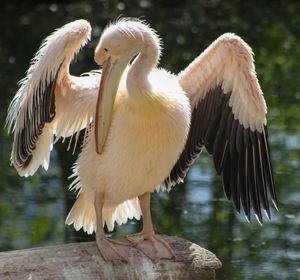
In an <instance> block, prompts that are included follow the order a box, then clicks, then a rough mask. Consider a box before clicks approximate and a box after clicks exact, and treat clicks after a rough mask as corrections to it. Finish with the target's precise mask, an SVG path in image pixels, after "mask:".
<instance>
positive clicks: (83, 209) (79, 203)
mask: <svg viewBox="0 0 300 280" xmlns="http://www.w3.org/2000/svg"><path fill="white" fill-rule="evenodd" d="M66 224H67V225H72V224H73V226H74V228H75V230H80V229H81V228H83V230H84V231H85V232H87V233H88V234H92V233H93V232H94V231H95V230H96V212H95V208H94V205H93V203H91V202H90V201H89V200H88V199H87V198H86V196H85V194H84V193H81V194H80V195H79V197H78V198H77V200H76V201H75V203H74V205H73V207H72V209H71V211H70V212H69V214H68V216H67V218H66Z"/></svg>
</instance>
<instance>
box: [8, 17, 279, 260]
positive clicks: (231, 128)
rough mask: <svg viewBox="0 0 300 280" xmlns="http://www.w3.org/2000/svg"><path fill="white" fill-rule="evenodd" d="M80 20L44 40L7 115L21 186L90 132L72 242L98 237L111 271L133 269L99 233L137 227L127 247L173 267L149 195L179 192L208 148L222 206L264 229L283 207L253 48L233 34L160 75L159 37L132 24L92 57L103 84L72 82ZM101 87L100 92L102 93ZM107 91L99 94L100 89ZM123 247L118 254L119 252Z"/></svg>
mask: <svg viewBox="0 0 300 280" xmlns="http://www.w3.org/2000/svg"><path fill="white" fill-rule="evenodd" d="M90 33H91V27H90V24H89V23H88V22H87V21H85V20H78V21H74V22H71V23H69V24H67V25H65V26H63V27H62V28H60V29H58V30H57V31H55V32H54V33H53V34H52V35H50V36H49V37H48V38H46V39H45V41H44V42H43V44H42V46H41V47H40V49H39V51H38V52H37V54H36V55H35V57H34V58H33V60H32V62H31V65H30V67H29V69H28V72H27V76H26V78H25V79H24V80H22V82H21V84H20V88H19V91H18V92H17V94H16V96H15V97H14V99H13V101H12V103H11V105H10V107H9V112H8V117H7V122H8V126H9V128H10V131H13V132H14V143H13V149H12V156H11V160H12V163H13V165H14V166H15V168H16V169H17V171H18V172H19V174H20V175H22V176H29V175H33V174H34V173H35V171H36V170H37V169H38V167H39V166H40V165H41V166H43V167H44V168H45V169H47V168H48V163H49V154H50V151H51V149H52V144H53V142H55V141H56V139H59V138H61V137H68V136H71V135H73V134H74V135H75V138H76V139H77V137H78V133H79V131H80V130H81V129H83V128H86V134H85V138H84V142H83V145H82V151H81V153H80V155H79V158H78V160H77V162H76V164H75V166H74V169H73V177H75V179H74V181H73V183H72V184H71V189H73V190H76V191H78V197H77V200H76V202H75V204H74V206H73V207H72V209H71V211H70V213H69V215H68V216H67V218H66V223H67V224H69V225H70V224H73V225H74V227H75V229H76V230H79V229H81V228H83V230H84V231H86V232H87V233H89V234H92V233H93V232H94V231H95V232H96V242H97V245H98V248H99V250H100V253H101V255H102V256H103V257H104V259H105V260H113V259H121V260H125V261H128V256H127V255H126V250H124V247H123V246H121V245H120V243H119V242H117V241H112V240H108V239H107V238H106V237H105V234H104V231H103V226H104V225H105V224H106V225H107V227H108V229H109V230H112V229H113V227H114V223H115V222H117V223H118V224H122V223H126V221H127V219H128V218H129V219H132V218H136V219H139V218H140V216H141V215H143V230H142V232H141V233H138V234H133V235H129V236H128V237H127V238H128V240H129V241H130V242H131V243H132V244H134V245H135V246H137V247H138V248H139V249H141V250H142V251H143V252H144V253H145V254H146V255H148V256H149V257H150V258H151V259H152V260H154V261H157V260H159V259H161V258H173V257H175V256H174V252H173V251H172V249H171V248H170V247H169V245H168V244H167V243H166V242H165V241H163V240H161V239H160V238H159V237H157V236H156V235H155V234H154V229H153V226H152V221H151V213H150V194H151V192H153V191H154V190H155V189H159V188H162V189H166V190H170V188H171V187H172V186H174V185H175V184H176V183H178V182H180V181H182V180H183V179H184V177H185V175H186V173H187V171H188V169H189V167H190V166H191V164H192V162H193V161H194V160H195V159H196V158H197V157H198V155H199V154H200V153H201V151H202V149H203V148H204V147H205V148H206V149H207V151H208V152H209V153H210V154H212V155H213V160H214V163H215V167H216V171H217V172H218V173H219V174H222V176H223V188H224V192H225V195H226V197H227V198H228V199H231V200H232V201H233V203H234V205H235V208H236V210H237V211H238V212H240V210H241V208H243V210H244V213H245V216H246V218H247V219H248V220H250V212H251V208H252V209H253V211H254V214H255V216H256V218H257V220H258V221H259V222H260V223H262V214H261V212H262V211H261V210H262V209H263V210H265V212H266V215H267V216H268V217H269V218H270V208H269V199H268V197H269V196H271V199H272V201H273V203H274V205H275V207H276V196H275V190H274V183H273V177H272V168H271V161H270V155H269V149H268V142H267V131H266V104H265V100H264V98H263V94H262V91H261V89H260V86H259V84H258V80H257V78H256V74H255V69H254V63H253V57H252V51H251V49H250V47H249V46H248V45H247V44H246V43H245V42H244V41H243V40H242V39H241V38H239V37H238V36H236V35H234V34H229V33H227V34H224V35H222V36H220V37H219V38H218V39H217V40H216V41H214V42H213V43H212V44H211V45H210V46H209V47H208V48H207V49H206V50H205V51H204V52H203V53H202V54H201V55H200V56H199V57H197V58H196V59H195V60H194V61H193V62H192V63H191V64H190V65H189V66H188V67H187V68H186V69H185V70H184V71H182V72H181V73H180V74H179V75H174V74H171V73H169V72H167V71H166V70H164V69H161V68H157V64H158V61H159V57H160V53H161V47H160V39H159V38H158V36H157V35H156V32H155V31H154V30H153V29H151V28H150V27H149V26H148V25H147V24H145V23H144V22H142V21H139V20H135V19H120V20H118V21H116V22H114V23H112V24H110V25H109V26H108V27H107V28H106V29H105V30H104V31H103V34H102V36H101V38H100V42H99V44H98V46H97V48H96V50H95V61H96V62H97V63H98V64H100V65H103V68H102V75H101V74H100V73H99V72H91V73H89V74H88V75H85V76H81V77H74V76H71V75H70V74H69V64H70V62H71V61H72V59H73V57H74V55H75V54H76V53H77V52H78V51H79V50H80V48H81V47H82V46H84V45H85V44H86V42H87V41H88V39H89V38H90ZM100 79H101V81H100ZM99 85H100V86H99ZM119 247H122V248H123V250H121V249H120V248H119Z"/></svg>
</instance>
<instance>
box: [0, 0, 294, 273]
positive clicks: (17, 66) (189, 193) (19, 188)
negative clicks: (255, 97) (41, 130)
mask: <svg viewBox="0 0 300 280" xmlns="http://www.w3.org/2000/svg"><path fill="white" fill-rule="evenodd" d="M183 2H184V1H172V2H170V1H164V2H160V3H159V4H158V3H157V4H155V5H154V4H153V3H152V2H151V1H147V0H141V1H123V2H118V1H101V3H100V2H99V3H98V4H96V3H94V2H93V4H90V3H89V2H88V1H85V2H73V3H67V4H64V5H56V4H49V5H48V4H39V5H36V4H33V3H30V2H24V1H23V2H22V4H18V5H14V3H13V2H12V1H10V2H9V3H5V2H4V3H3V2H2V4H1V5H2V9H1V11H0V15H1V17H0V18H1V21H0V26H1V36H0V63H1V68H0V88H1V103H0V120H1V127H3V126H4V119H5V116H6V110H7V107H8V104H9V102H10V101H11V99H12V97H13V95H14V94H15V92H16V90H17V86H16V83H17V81H18V80H20V79H21V78H22V77H23V76H24V74H25V71H26V69H27V68H28V64H29V60H30V58H31V57H32V56H33V54H34V52H35V51H36V50H37V48H38V46H39V45H40V43H41V41H42V39H43V38H44V37H46V36H47V35H48V34H49V33H50V32H52V31H53V30H54V29H55V28H57V27H60V26H61V25H63V24H64V23H66V22H69V21H71V20H75V19H78V18H85V19H87V20H88V21H90V22H91V24H92V26H93V35H92V42H91V43H90V44H89V45H88V46H87V47H86V48H85V49H84V50H83V51H82V52H81V54H80V55H79V56H78V58H77V63H76V64H73V66H72V68H71V71H72V73H73V74H80V73H82V72H86V71H89V70H91V69H95V68H97V66H96V65H95V63H94V62H93V51H94V48H95V45H96V44H97V40H98V38H99V35H100V33H101V31H102V29H103V27H104V26H105V25H106V23H107V22H108V21H109V20H111V19H114V18H116V17H118V16H119V15H120V14H122V15H124V16H136V17H140V16H144V18H145V19H146V20H147V21H148V22H150V23H151V25H152V26H153V27H154V28H156V29H157V30H158V32H159V34H160V35H161V37H162V38H163V41H164V52H163V58H162V60H161V65H162V66H163V67H165V68H167V69H168V70H171V71H174V72H178V71H180V70H181V69H183V68H184V67H185V66H186V65H187V64H188V63H189V62H190V61H191V60H192V59H193V58H194V57H196V56H197V55H198V54H199V53H200V52H201V51H202V50H203V49H204V48H205V47H207V46H208V44H209V43H210V42H211V41H212V40H214V39H215V38H216V37H217V36H219V35H220V34H222V33H224V32H226V31H231V32H235V33H237V34H239V35H240V36H242V37H243V38H244V39H245V40H246V41H247V42H248V43H249V44H250V45H251V47H252V48H253V50H254V52H255V59H256V70H257V74H258V77H259V79H260V83H261V86H262V89H263V91H264V92H265V99H266V101H267V104H268V106H269V112H268V124H269V135H270V145H271V152H272V159H273V167H274V174H275V182H276V187H277V193H278V198H279V209H280V212H279V213H278V212H276V211H275V210H274V208H273V209H272V221H271V222H270V221H267V220H266V221H265V223H264V225H263V226H260V225H259V224H258V223H257V222H255V221H254V220H255V219H252V220H253V221H254V222H253V223H247V222H246V220H245V219H244V217H243V215H237V214H236V213H235V212H234V209H233V207H232V204H231V202H229V201H227V200H226V199H224V196H223V193H222V188H221V180H220V178H219V177H218V176H216V173H215V171H214V169H213V166H212V161H211V159H210V157H209V156H208V155H207V154H206V153H205V152H204V153H203V154H202V155H201V157H200V159H199V160H198V161H197V162H196V164H195V165H194V166H193V167H192V168H191V170H190V172H189V174H188V177H187V180H186V182H185V184H181V185H178V186H176V187H175V188H174V189H173V190H172V191H171V192H170V193H169V194H166V193H159V194H154V196H153V200H152V212H153V218H154V223H155V228H156V230H157V232H158V233H165V234H169V235H177V236H181V237H184V238H186V239H189V240H192V241H194V242H196V243H198V244H199V245H201V246H204V247H206V248H208V249H210V250H211V251H212V252H214V253H215V254H216V255H217V256H218V257H219V258H220V259H221V261H222V262H223V268H222V269H221V270H220V271H218V279H300V249H299V248H300V235H299V234H300V184H299V183H300V171H299V170H300V168H299V167H300V149H299V147H300V129H299V123H300V108H299V105H300V102H299V99H300V87H299V79H298V76H299V72H300V51H299V50H300V18H299V16H298V15H299V12H300V4H298V3H296V2H295V3H292V4H291V3H290V4H286V3H283V4H280V3H275V4H274V3H273V4H271V3H269V2H268V3H267V2H266V3H265V4H264V3H261V1H247V2H243V3H241V2H239V1H230V2H227V1H185V2H184V3H183ZM91 3H92V2H91ZM170 5H172V6H171V7H172V9H171V8H170ZM0 133H1V137H0V178H1V183H0V186H1V187H0V250H1V251H4V250H13V249H22V248H29V247H34V246H45V245H48V244H61V243H65V242H73V241H83V240H91V239H93V237H92V236H87V235H85V234H83V233H82V232H79V233H78V232H75V231H74V230H73V228H71V227H66V226H65V225H64V218H65V217H66V214H67V212H68V210H69V209H70V207H71V205H72V203H73V201H74V195H73V194H70V193H69V192H68V191H67V186H68V184H69V183H70V182H69V181H68V180H67V177H68V176H69V175H70V173H71V172H70V167H71V166H72V163H73V162H74V160H75V159H76V155H74V156H73V155H71V154H70V153H69V154H66V153H65V151H66V146H67V143H65V144H62V143H59V144H58V145H56V146H55V149H54V151H53V153H52V158H51V165H50V169H49V171H48V172H47V173H46V172H44V171H42V170H40V171H39V172H38V173H37V174H36V175H35V176H34V177H31V178H27V179H24V178H20V177H18V175H17V173H16V172H15V170H14V169H13V168H12V167H10V166H9V157H10V150H11V143H12V137H11V136H8V135H7V131H6V130H1V132H0ZM77 152H78V151H77ZM178 217H179V218H178ZM140 228H141V223H140V222H137V221H131V222H128V223H127V224H126V225H124V226H121V227H117V228H116V231H115V232H114V233H113V234H112V236H113V237H114V238H117V237H121V236H123V235H124V234H126V233H129V232H134V231H137V230H139V229H140Z"/></svg>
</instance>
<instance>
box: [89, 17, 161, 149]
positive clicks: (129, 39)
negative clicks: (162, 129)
mask: <svg viewBox="0 0 300 280" xmlns="http://www.w3.org/2000/svg"><path fill="white" fill-rule="evenodd" d="M150 45H151V46H153V45H155V46H156V48H154V49H155V50H157V52H158V53H157V54H156V55H157V57H159V52H160V40H159V38H158V37H157V35H156V34H155V31H154V30H152V29H151V28H150V27H149V26H148V25H146V24H145V23H144V22H142V21H139V20H128V19H121V20H118V21H117V22H115V23H112V24H110V25H109V26H108V27H106V28H105V30H104V31H103V34H102V36H101V38H100V41H99V44H98V45H97V47H96V49H95V61H96V62H97V63H98V64H99V65H102V75H101V81H100V87H99V93H98V100H97V105H96V106H97V107H96V116H95V140H96V151H97V153H101V151H102V149H103V146H104V144H105V141H106V138H107V135H108V131H109V127H110V123H111V118H112V108H113V105H114V101H115V97H116V94H117V91H118V88H119V84H120V80H121V77H122V75H123V73H124V70H125V69H126V67H127V65H128V64H129V63H130V61H131V60H132V59H133V58H134V57H135V56H136V55H138V54H139V53H141V52H143V51H145V50H146V49H147V48H148V47H149V46H150ZM152 49H153V48H152Z"/></svg>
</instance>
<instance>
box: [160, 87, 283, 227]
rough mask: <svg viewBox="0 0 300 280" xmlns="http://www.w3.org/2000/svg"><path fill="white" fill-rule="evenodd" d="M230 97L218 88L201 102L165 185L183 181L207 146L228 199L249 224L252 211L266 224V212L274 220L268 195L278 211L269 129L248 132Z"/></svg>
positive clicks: (211, 91)
mask: <svg viewBox="0 0 300 280" xmlns="http://www.w3.org/2000/svg"><path fill="white" fill-rule="evenodd" d="M230 97H231V93H227V94H224V92H223V90H222V86H217V87H216V88H215V89H213V90H210V91H209V92H208V93H207V94H206V96H205V98H204V99H202V100H200V101H199V103H198V106H196V107H195V108H194V110H193V113H192V121H191V127H190V131H189V135H188V139H187V142H186V146H185V148H184V150H183V151H182V153H181V155H180V157H179V159H178V161H177V163H176V164H175V165H174V167H173V169H172V171H171V173H170V175H169V177H168V178H166V180H165V181H164V185H165V186H166V187H167V188H168V189H169V188H170V187H171V186H173V185H174V184H176V183H178V182H180V181H182V180H183V179H184V178H185V176H186V173H187V171H188V169H189V167H190V166H191V164H192V163H193V161H194V160H195V159H196V158H197V157H198V156H199V154H200V153H201V151H202V149H203V147H204V146H205V147H206V149H207V151H208V152H209V153H210V154H212V155H213V160H214V165H215V168H216V171H217V172H218V174H222V177H223V190H224V193H225V195H226V197H227V198H228V199H229V200H232V201H233V204H234V206H235V208H236V210H237V211H238V212H240V210H241V207H242V208H243V211H244V213H245V215H246V217H247V219H248V220H250V219H251V216H250V211H251V207H252V208H253V210H254V213H255V215H256V217H257V219H258V221H259V222H260V223H262V222H263V218H262V214H261V210H262V209H264V210H265V211H266V214H267V216H268V217H269V218H270V216H271V215H270V207H269V200H268V194H270V195H271V198H272V200H273V203H274V205H275V207H276V202H277V200H276V195H275V187H274V179H273V175H272V166H271V160H270V152H269V146H268V142H267V131H266V126H264V127H263V130H262V132H258V131H251V130H250V128H245V127H244V126H243V125H242V123H241V122H240V121H239V120H238V119H235V118H234V114H233V112H232V107H231V106H230V105H229V100H230Z"/></svg>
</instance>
